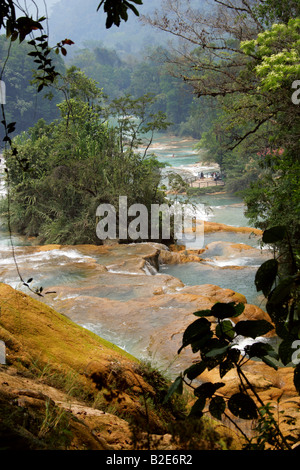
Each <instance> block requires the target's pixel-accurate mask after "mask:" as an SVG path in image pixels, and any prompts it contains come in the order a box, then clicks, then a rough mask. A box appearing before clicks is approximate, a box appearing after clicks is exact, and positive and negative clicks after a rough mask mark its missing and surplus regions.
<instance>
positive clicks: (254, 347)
mask: <svg viewBox="0 0 300 470" xmlns="http://www.w3.org/2000/svg"><path fill="white" fill-rule="evenodd" d="M245 352H246V354H247V355H248V356H249V357H258V358H263V357H264V356H272V357H274V358H277V357H278V354H277V353H276V352H275V350H274V349H273V348H272V346H271V345H270V344H267V343H262V342H258V343H254V344H251V345H250V346H246V348H245Z"/></svg>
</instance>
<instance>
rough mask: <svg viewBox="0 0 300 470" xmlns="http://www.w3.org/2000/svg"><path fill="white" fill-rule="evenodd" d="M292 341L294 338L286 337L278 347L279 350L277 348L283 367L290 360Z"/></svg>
mask: <svg viewBox="0 0 300 470" xmlns="http://www.w3.org/2000/svg"><path fill="white" fill-rule="evenodd" d="M294 339H295V338H293V337H290V336H288V337H287V338H285V339H284V340H283V341H282V342H281V343H280V345H279V348H278V354H279V358H280V360H281V361H282V363H283V364H284V365H285V366H286V365H287V364H289V363H290V362H291V360H292V355H293V352H294V351H293V348H292V344H293V342H294Z"/></svg>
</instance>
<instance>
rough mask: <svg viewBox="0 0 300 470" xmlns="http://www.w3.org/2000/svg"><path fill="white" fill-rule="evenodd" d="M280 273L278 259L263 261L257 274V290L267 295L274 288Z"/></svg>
mask: <svg viewBox="0 0 300 470" xmlns="http://www.w3.org/2000/svg"><path fill="white" fill-rule="evenodd" d="M277 273H278V261H277V260H276V259H270V260H268V261H266V262H265V263H263V264H262V265H261V266H260V268H259V269H258V270H257V272H256V275H255V286H256V289H257V291H258V292H259V291H262V292H263V294H264V296H265V297H267V296H268V295H269V293H270V291H271V289H272V286H273V284H274V282H275V279H276V276H277Z"/></svg>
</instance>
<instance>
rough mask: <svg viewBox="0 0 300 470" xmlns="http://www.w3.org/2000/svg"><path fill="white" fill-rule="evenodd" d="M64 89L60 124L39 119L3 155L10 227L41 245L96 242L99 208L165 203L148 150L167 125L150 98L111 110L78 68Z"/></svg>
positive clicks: (157, 165)
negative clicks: (123, 198)
mask: <svg viewBox="0 0 300 470" xmlns="http://www.w3.org/2000/svg"><path fill="white" fill-rule="evenodd" d="M60 88H61V90H62V91H63V92H64V95H65V97H66V99H65V100H64V101H63V102H61V103H60V104H59V105H58V107H59V109H60V113H61V117H60V119H58V120H56V121H54V122H52V123H50V124H46V123H45V121H43V120H41V121H39V122H38V123H37V124H36V125H35V126H34V127H33V128H31V129H29V130H28V132H27V133H23V134H21V135H19V136H17V137H15V138H14V139H13V141H12V150H11V151H10V152H6V156H5V158H6V165H7V168H8V171H9V183H10V194H9V202H10V207H9V211H10V222H11V227H12V229H14V230H15V231H17V232H19V233H23V234H26V235H31V236H37V237H39V239H40V240H41V241H42V242H51V243H52V242H53V243H65V244H66V243H67V244H76V243H93V244H99V243H102V240H99V239H98V238H97V234H96V230H95V214H96V209H97V207H98V206H99V205H100V204H111V205H113V206H114V207H115V208H118V207H119V197H120V196H125V195H126V196H127V199H128V204H129V206H131V205H132V204H134V203H139V204H143V205H144V206H145V207H147V209H148V211H150V209H151V204H155V203H158V204H160V203H162V202H164V193H163V192H162V191H161V190H160V179H161V176H160V168H161V164H160V163H159V162H158V161H157V160H156V158H155V157H154V156H152V155H148V154H147V151H148V148H149V146H150V144H151V141H152V138H153V133H154V132H155V131H156V130H159V129H164V128H165V127H166V126H167V122H166V120H165V116H164V115H162V114H161V113H159V114H157V115H154V114H151V113H149V112H148V111H147V106H148V104H151V102H152V100H153V99H152V98H151V97H149V96H146V97H141V98H140V99H133V98H131V97H129V96H126V97H125V98H122V99H117V100H114V101H112V103H110V104H107V103H106V102H105V101H104V98H103V94H102V91H101V89H100V88H99V87H98V86H97V84H96V82H95V81H94V80H91V79H89V78H87V77H86V76H85V75H84V74H83V73H82V72H81V71H80V70H79V69H77V68H75V67H71V68H70V69H68V70H67V73H66V76H65V77H63V78H62V84H61V86H60ZM112 121H114V124H112V123H111V122H112ZM144 135H145V136H146V137H147V139H148V141H147V140H146V141H145V139H143V140H142V137H143V136H144ZM142 143H143V144H144V145H145V149H144V151H142V152H141V151H139V147H140V145H141V144H142ZM15 146H16V148H17V149H18V153H17V155H16V154H15V152H14V148H15ZM117 215H119V214H118V212H117Z"/></svg>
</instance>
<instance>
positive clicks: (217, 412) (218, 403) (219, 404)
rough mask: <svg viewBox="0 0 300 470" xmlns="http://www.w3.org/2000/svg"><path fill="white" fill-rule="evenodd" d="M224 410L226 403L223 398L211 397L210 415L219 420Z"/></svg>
mask: <svg viewBox="0 0 300 470" xmlns="http://www.w3.org/2000/svg"><path fill="white" fill-rule="evenodd" d="M225 408H226V403H225V400H224V398H222V397H213V398H212V399H211V401H210V404H209V412H210V414H211V415H212V416H213V417H214V418H216V419H219V420H221V419H222V414H223V413H224V411H225Z"/></svg>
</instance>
